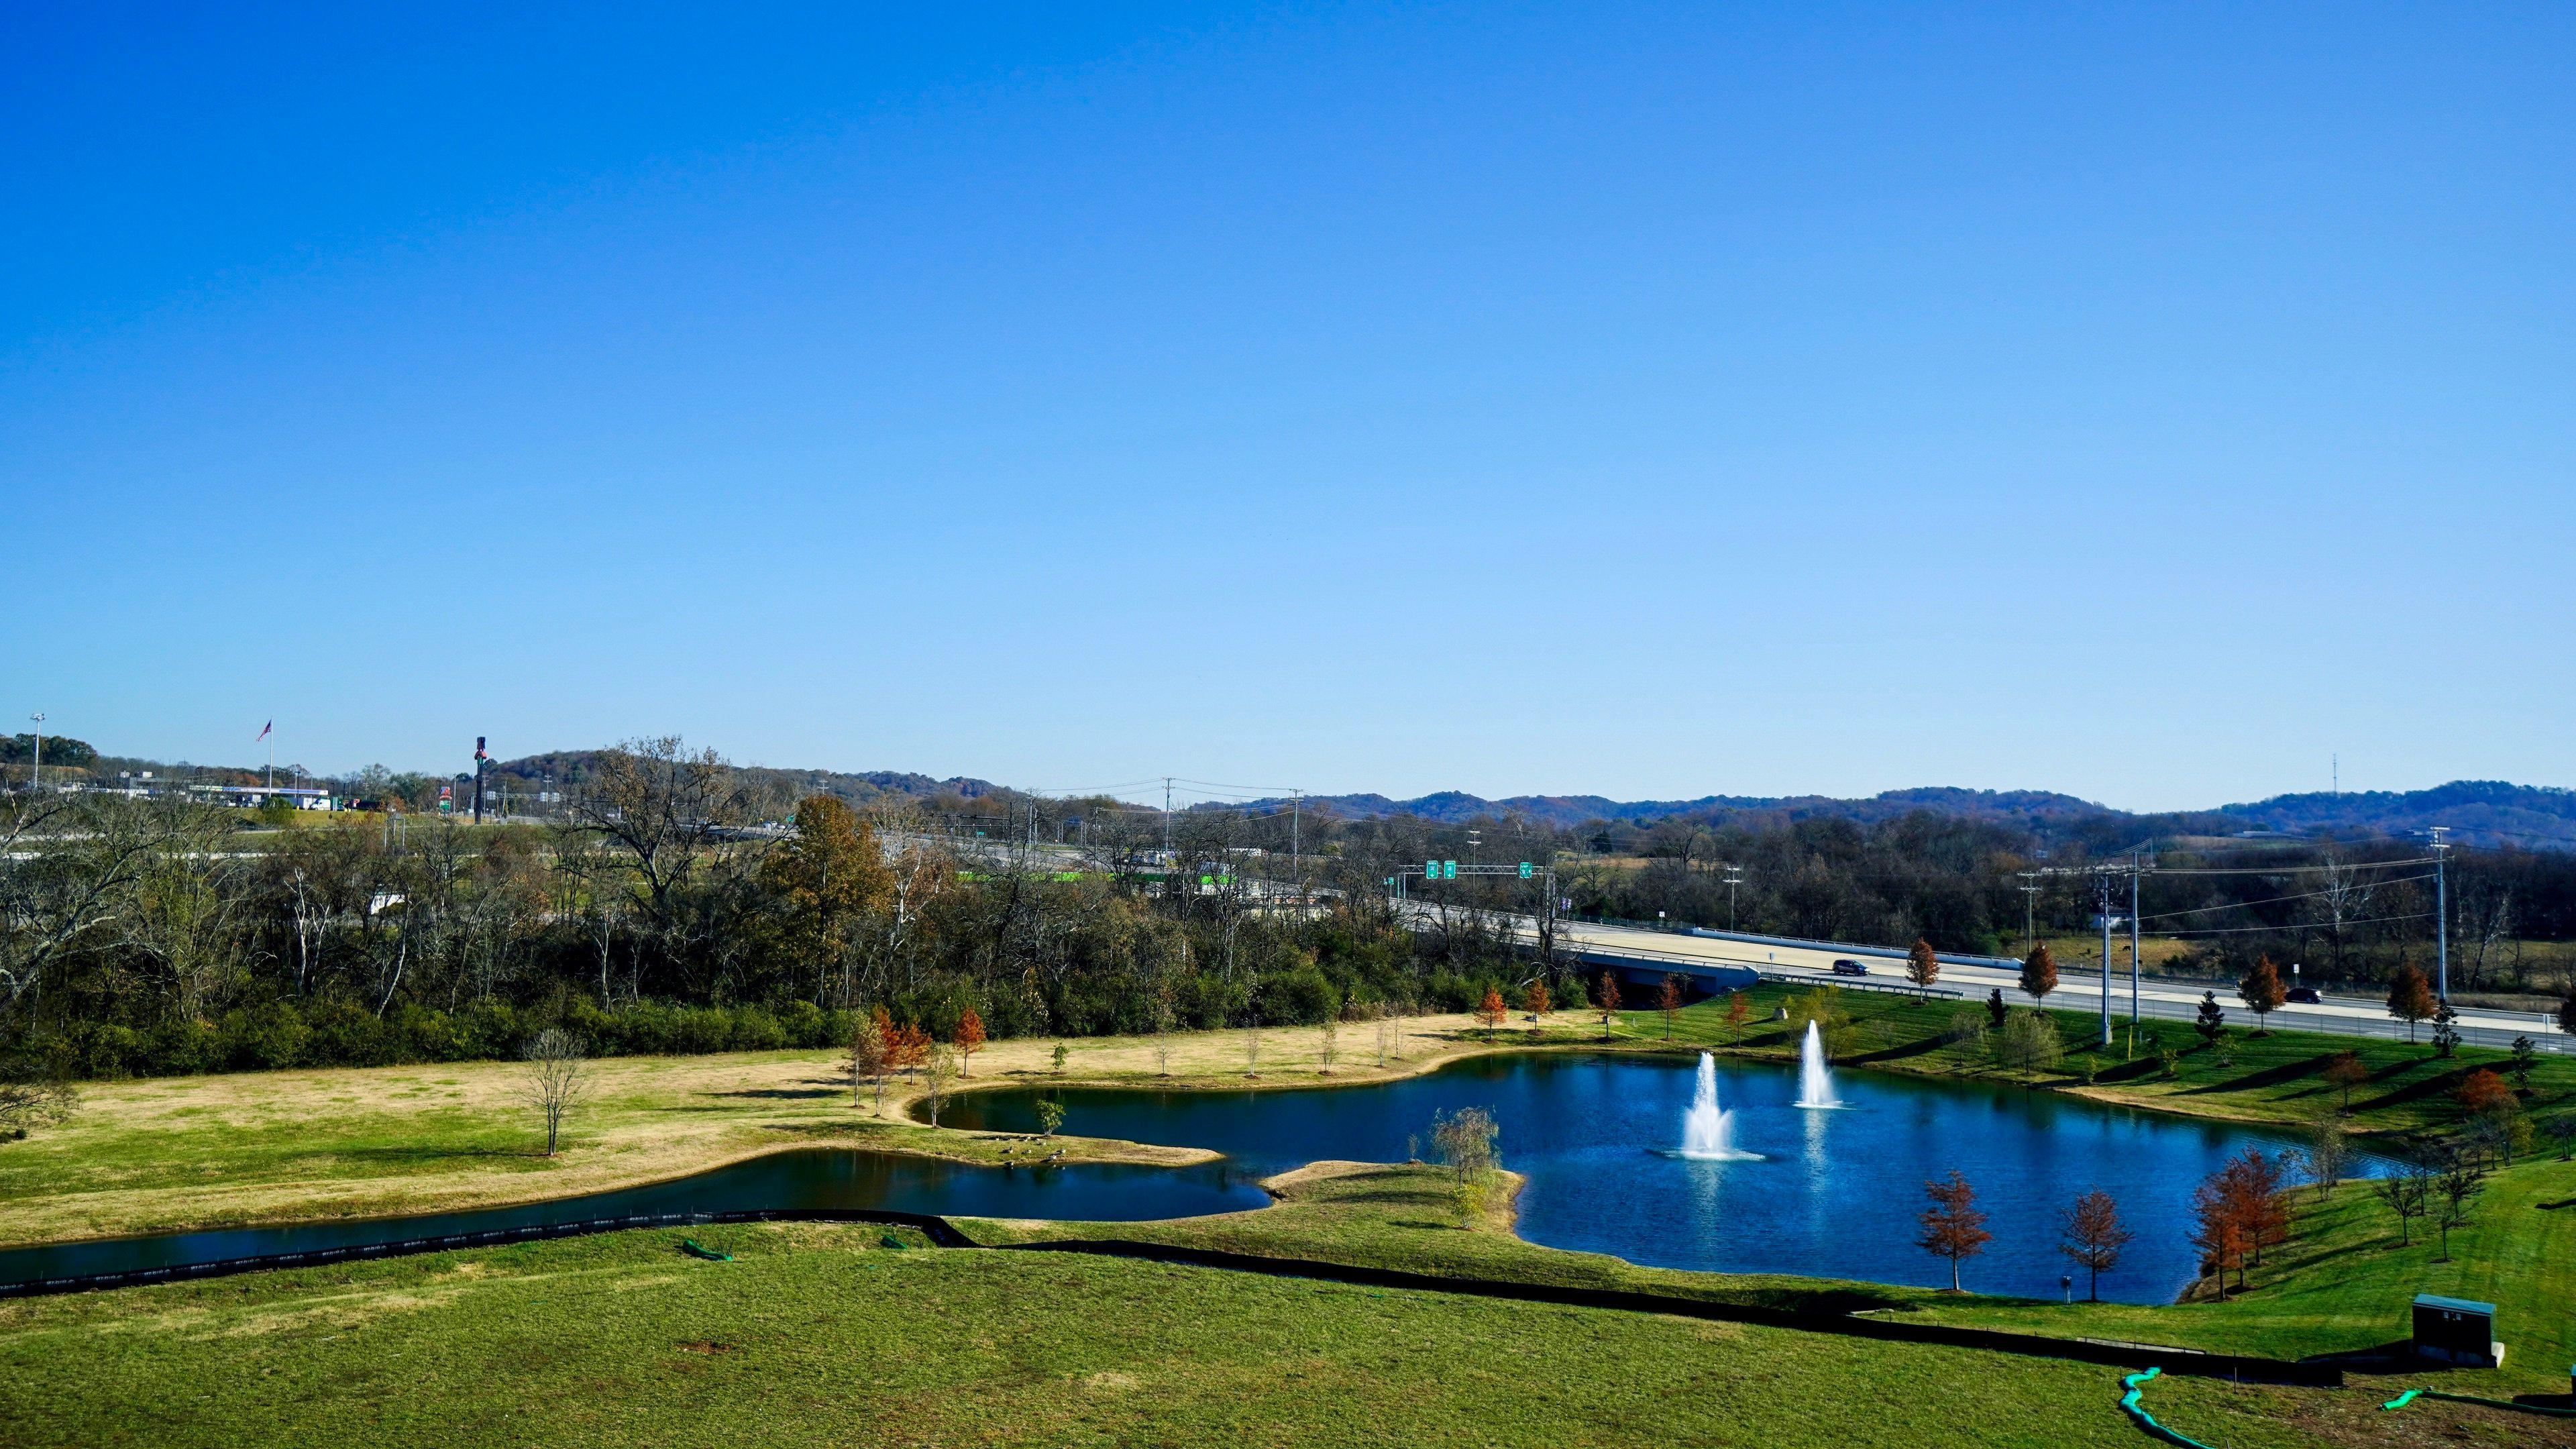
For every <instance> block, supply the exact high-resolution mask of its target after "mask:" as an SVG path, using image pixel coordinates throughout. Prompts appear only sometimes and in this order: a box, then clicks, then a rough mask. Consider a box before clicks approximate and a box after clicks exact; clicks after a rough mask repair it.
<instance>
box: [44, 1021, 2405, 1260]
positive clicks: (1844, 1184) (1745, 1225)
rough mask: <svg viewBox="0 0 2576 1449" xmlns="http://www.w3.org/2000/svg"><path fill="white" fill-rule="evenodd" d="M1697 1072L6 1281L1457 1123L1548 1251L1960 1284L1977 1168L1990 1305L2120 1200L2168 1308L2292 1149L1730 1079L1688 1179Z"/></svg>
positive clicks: (849, 1159) (1106, 1172)
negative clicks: (2228, 1168) (1965, 1202)
mask: <svg viewBox="0 0 2576 1449" xmlns="http://www.w3.org/2000/svg"><path fill="white" fill-rule="evenodd" d="M1694 1066H1695V1064H1694V1063H1691V1062H1687V1061H1681V1060H1674V1059H1664V1060H1649V1059H1640V1058H1636V1057H1601V1056H1565V1055H1553V1054H1519V1055H1502V1056H1490V1057H1479V1058H1474V1059H1471V1060H1468V1061H1464V1062H1458V1063H1454V1064H1452V1065H1450V1066H1448V1067H1446V1068H1444V1069H1442V1070H1440V1071H1437V1072H1433V1073H1431V1074H1429V1075H1427V1076H1422V1077H1416V1078H1412V1079H1409V1080H1406V1081H1401V1082H1392V1083H1385V1084H1381V1085H1375V1086H1365V1087H1360V1086H1354V1087H1338V1088H1299V1089H1293V1090H1274V1091H1240V1092H1156V1091H1150V1090H1148V1091H1139V1090H1132V1089H1116V1088H1084V1089H1072V1090H1060V1091H1050V1090H1047V1089H1044V1088H1035V1087H1015V1088H1006V1089H997V1090H989V1091H978V1092H972V1093H968V1094H965V1095H963V1096H958V1097H953V1098H951V1099H950V1101H949V1103H948V1107H947V1111H946V1112H945V1113H944V1114H943V1118H942V1120H943V1122H944V1123H945V1124H946V1125H948V1126H952V1127H964V1128H970V1129H988V1130H998V1131H1006V1132H1034V1131H1035V1130H1037V1104H1038V1101H1039V1099H1040V1098H1041V1097H1042V1096H1052V1097H1054V1098H1055V1099H1057V1100H1058V1101H1060V1102H1061V1103H1062V1104H1063V1106H1064V1108H1065V1119H1064V1126H1063V1129H1062V1130H1063V1131H1065V1132H1068V1133H1077V1134H1081V1135H1085V1136H1094V1137H1113V1138H1126V1139H1130V1140H1133V1141H1140V1142H1157V1143H1168V1144H1174V1145H1182V1146H1193V1147H1207V1148H1213V1149H1215V1150H1216V1151H1219V1152H1222V1153H1224V1154H1226V1156H1225V1160H1224V1161H1222V1162H1218V1163H1211V1164H1206V1165H1203V1166H1198V1167H1187V1168H1157V1167H1141V1166H1129V1165H1116V1164H1079V1165H1070V1166H1056V1167H1034V1166H1032V1167H1012V1168H998V1167H974V1166H965V1165H960V1164H956V1163H946V1162H935V1161H931V1160H928V1159H923V1158H914V1157H903V1156H889V1155H882V1154H877V1153H870V1152H858V1151H849V1150H842V1149H828V1148H810V1149H800V1150H795V1151H788V1152H781V1153H776V1154H773V1155H770V1156H767V1157H760V1158H755V1159H752V1160H751V1161H748V1162H741V1163H736V1164H735V1165H733V1166H731V1167H724V1168H719V1169H716V1170H715V1171H712V1172H706V1173H701V1174H699V1175H698V1176H695V1177H689V1178H681V1179H677V1180H674V1181H670V1182H663V1183H655V1184H652V1185H649V1186H645V1187H637V1188H628V1189H624V1190H621V1191H617V1192H608V1193H597V1194H593V1195H590V1196H587V1197H572V1198H562V1199H557V1200H555V1201H552V1202H545V1203H536V1204H529V1205H525V1206H520V1207H510V1208H490V1209H481V1210H476V1211H470V1212H455V1213H436V1214H429V1215H426V1216H421V1217H411V1218H379V1219H366V1220H353V1221H341V1222H323V1223H300V1224H285V1225H280V1226H275V1227H260V1228H238V1229H225V1230H220V1231H211V1232H196V1233H176V1234H168V1235H164V1236H159V1237H148V1238H119V1239H111V1240H106V1241H99V1242H87V1243H68V1244H62V1245H57V1246H51V1247H39V1248H19V1249H11V1250H8V1251H5V1252H0V1283H12V1282H19V1281H24V1280H28V1279H34V1278H50V1277H62V1276H66V1275H71V1274H81V1273H105V1272H119V1271H127V1270H132V1269H137V1268H152V1267H171V1266H180V1265H185V1264H190V1263H203V1262H212V1261H217V1260H220V1259H226V1258H236V1257H247V1256H253V1255H261V1254H271V1253H290V1252H307V1251H312V1250H316V1249H322V1248H334V1247H344V1246H355V1245H363V1244H369V1243H388V1242H396V1241H400V1240H402V1239H406V1238H419V1237H435V1236H443V1235H446V1234H451V1233H473V1232H485V1231H490V1230H494V1229H506V1228H519V1227H527V1226H533V1225H539V1224H547V1223H565V1222H577V1221H580V1220H583V1219H587V1218H602V1217H617V1216H625V1215H629V1214H643V1213H672V1212H740V1211H760V1210H782V1209H794V1208H875V1209H892V1210H897V1211H904V1212H920V1213H940V1214H953V1215H960V1216H967V1217H997V1218H1057V1219H1069V1220H1082V1221H1097V1222H1122V1221H1128V1222H1132V1221H1139V1220H1146V1219H1154V1218H1175V1217H1192V1216H1197V1215H1201V1214H1206V1213H1220V1212H1236V1211H1241V1210H1244V1209H1247V1208H1255V1207H1260V1206H1262V1205H1263V1204H1265V1203H1267V1202H1268V1201H1269V1199H1268V1197H1267V1196H1266V1195H1265V1194H1263V1193H1262V1191H1261V1190H1260V1188H1259V1187H1258V1186H1257V1181H1258V1179H1259V1178H1262V1177H1266V1176H1268V1175H1270V1174H1272V1173H1275V1172H1281V1171H1285V1170H1287V1169H1289V1168H1292V1167H1297V1166H1301V1165H1303V1164H1305V1163H1308V1162H1313V1161H1316V1160H1319V1159H1324V1158H1348V1159H1355V1160H1359V1161H1365V1162H1390V1161H1402V1160H1404V1159H1405V1158H1406V1157H1407V1156H1411V1155H1426V1154H1427V1153H1428V1150H1429V1141H1428V1138H1429V1132H1430V1125H1431V1118H1432V1114H1433V1113H1435V1112H1440V1111H1455V1110H1457V1109H1459V1108H1462V1107H1483V1108H1486V1109H1488V1110H1490V1111H1491V1112H1492V1113H1493V1114H1494V1116H1495V1118H1496V1120H1497V1121H1498V1122H1499V1123H1500V1124H1501V1127H1502V1140H1501V1148H1502V1153H1503V1160H1504V1164H1505V1165H1506V1166H1508V1167H1511V1168H1513V1169H1514V1170H1516V1171H1518V1172H1521V1173H1523V1174H1525V1175H1526V1176H1527V1177H1528V1180H1529V1181H1528V1186H1527V1188H1526V1189H1525V1190H1524V1192H1523V1193H1522V1196H1521V1199H1520V1225H1519V1226H1520V1232H1521V1235H1522V1236H1523V1237H1526V1238H1528V1239H1529V1240H1531V1241H1533V1242H1538V1243H1544V1244H1547V1245H1549V1246H1552V1247H1559V1248H1573V1249H1580V1250H1584V1251H1590V1252H1601V1253H1612V1254H1616V1255H1618V1256H1619V1257H1622V1258H1626V1259H1628V1260H1629V1261H1631V1262H1636V1263H1644V1264H1649V1265H1654V1266H1659V1267H1670V1268H1693V1269H1703V1270H1709V1271H1716V1272H1774V1273H1799V1274H1808V1275H1812V1276H1818V1277H1831V1278H1861V1279H1870V1280H1875V1281H1878V1282H1885V1283H1912V1284H1921V1285H1927V1286H1932V1285H1942V1284H1946V1283H1947V1282H1948V1281H1949V1275H1948V1270H1947V1268H1946V1267H1945V1266H1944V1265H1943V1264H1942V1263H1941V1262H1939V1261H1937V1260H1935V1259H1933V1258H1931V1257H1930V1256H1928V1255H1926V1254H1925V1253H1924V1252H1923V1251H1922V1250H1921V1249H1919V1248H1917V1247H1916V1246H1915V1245H1914V1238H1915V1236H1916V1234H1917V1232H1918V1227H1917V1224H1916V1217H1917V1215H1918V1214H1919V1213H1920V1212H1921V1211H1922V1208H1923V1206H1924V1198H1923V1183H1924V1181H1925V1179H1927V1178H1932V1177H1936V1176H1941V1175H1945V1174H1947V1173H1948V1172H1949V1171H1951V1170H1952V1169H1953V1168H1955V1169H1957V1170H1959V1171H1960V1172H1962V1173H1964V1174H1966V1176H1967V1178H1968V1180H1969V1181H1970V1182H1971V1183H1972V1184H1974V1185H1975V1187H1976V1189H1977V1199H1978V1205H1979V1206H1980V1207H1981V1208H1983V1209H1984V1210H1985V1211H1986V1212H1987V1213H1988V1214H1990V1220H1989V1221H1988V1223H1987V1224H1986V1226H1987V1228H1988V1229H1989V1230H1990V1231H1992V1232H1993V1233H1994V1235H1995V1239H1994V1241H1993V1242H1992V1243H1991V1244H1990V1245H1988V1247H1987V1250H1986V1252H1985V1253H1984V1254H1983V1255H1982V1256H1980V1257H1977V1258H1974V1259H1971V1260H1970V1261H1969V1262H1968V1264H1967V1267H1966V1271H1965V1273H1964V1275H1963V1276H1964V1281H1965V1283H1966V1285H1967V1286H1968V1287H1970V1288H1972V1289H1975V1290H1978V1291H1982V1292H1988V1293H2012V1294H2027V1295H2032V1296H2048V1295H2053V1294H2055V1293H2056V1292H2057V1288H2058V1277H2059V1275H2060V1274H2062V1273H2065V1272H2067V1271H2068V1270H2069V1268H2070V1266H2071V1265H2070V1264H2068V1263H2067V1262H2066V1260H2065V1259H2063V1258H2062V1257H2061V1256H2060V1255H2059V1254H2058V1252H2057V1242H2058V1230H2059V1218H2060V1214H2061V1213H2062V1212H2063V1211H2064V1209H2065V1208H2066V1206H2067V1205H2068V1204H2069V1203H2071V1202H2072V1201H2073V1200H2074V1199H2075V1197H2076V1195H2077V1194H2079V1193H2081V1192H2084V1191H2086V1190H2087V1189H2090V1188H2094V1187H2099V1188H2102V1189H2103V1190H2105V1191H2107V1192H2109V1193H2110V1194H2111V1195H2112V1196H2113V1197H2115V1198H2117V1199H2118V1201H2119V1205H2120V1214H2121V1217H2122V1218H2123V1219H2124V1220H2125V1222H2126V1223H2127V1225H2128V1227H2129V1228H2130V1229H2131V1230H2132V1231H2134V1232H2136V1234H2137V1235H2138V1236H2137V1240H2136V1241H2135V1242H2134V1243H2132V1244H2131V1245H2130V1246H2129V1250H2128V1255H2127V1257H2126V1258H2125V1260H2124V1261H2123V1262H2122V1263H2121V1264H2120V1266H2119V1268H2118V1270H2117V1271H2115V1272H2113V1273H2110V1274H2107V1275H2105V1276H2104V1278H2103V1280H2102V1292H2103V1296H2104V1297H2107V1298H2118V1299H2121V1300H2125V1301H2129V1302H2141V1303H2153V1302H2165V1301H2169V1300H2170V1299H2171V1298H2172V1297H2173V1296H2174V1295H2175V1294H2176V1293H2177V1292H2179V1291H2180V1290H2181V1289H2182V1288H2183V1287H2184V1286H2185V1285H2186V1284H2187V1283H2188V1282H2189V1281H2190V1279H2191V1277H2192V1275H2193V1272H2194V1269H2195V1267H2196V1264H2195V1261H2194V1255H2193V1253H2192V1251H2191V1248H2190V1247H2189V1245H2188V1244H2187V1243H2186V1241H2185V1235H2186V1233H2187V1231H2188V1225H2187V1221H2186V1219H2187V1216H2188V1204H2189V1200H2190V1196H2191V1190H2192V1188H2193V1187H2194V1185H2196V1184H2197V1183H2198V1182H2199V1181H2200V1180H2201V1179H2202V1178H2203V1177H2205V1176H2206V1175H2208V1174H2209V1173H2210V1172H2212V1171H2214V1170H2215V1169H2216V1168H2217V1167H2218V1165H2219V1164H2220V1163H2221V1162H2222V1161H2224V1160H2225V1159H2226V1158H2228V1157H2229V1156H2231V1155H2233V1154H2235V1153H2237V1152H2240V1151H2242V1150H2244V1149H2245V1148H2246V1147H2247V1146H2249V1145H2252V1146H2261V1147H2264V1148H2265V1149H2267V1150H2270V1149H2276V1148H2280V1147H2286V1146H2289V1145H2291V1144H2290V1143H2289V1142H2288V1141H2287V1140H2286V1139H2284V1138H2281V1137H2278V1136H2275V1135H2269V1134H2265V1133H2261V1132H2255V1131H2249V1130H2247V1129H2244V1128H2240V1127H2231V1126H2225V1125H2221V1124H2216V1123H2201V1122H2194V1121H2190V1120H2187V1119H2182V1118H2176V1117H2167V1116H2158V1115H2155V1114H2151V1113H2144V1112H2135V1111H2129V1110H2126V1109H2122V1108H2115V1107H2104V1106H2100V1105H2097V1104H2094V1103H2090V1102H2084V1101H2080V1100H2076V1099H2072V1098H2067V1097H2060V1096H2054V1095H2051V1094H2048V1093H2043V1092H2025V1091H2021V1090H2019V1089H2016V1088H2012V1087H1990V1086H1983V1085H1978V1084H1973V1083H1960V1082H1949V1081H1938V1080H1931V1079H1922V1078H1913V1077H1903V1076H1890V1075H1871V1074H1866V1073H1859V1072H1845V1073H1840V1074H1838V1075H1837V1077H1836V1080H1835V1084H1834V1085H1835V1087H1836V1090H1837V1091H1838V1093H1839V1095H1840V1098H1841V1101H1842V1102H1843V1103H1844V1106H1843V1108H1842V1109H1841V1110H1833V1111H1822V1110H1812V1109H1807V1108H1801V1107H1799V1106H1798V1105H1796V1098H1797V1096H1798V1090H1799V1088H1798V1074H1797V1072H1796V1071H1795V1070H1794V1069H1792V1068H1787V1067H1780V1066H1772V1065H1768V1064H1754V1063H1725V1062H1721V1063H1718V1064H1717V1067H1716V1072H1715V1077H1716V1085H1717V1090H1718V1096H1719V1099H1720V1103H1721V1105H1722V1106H1723V1107H1724V1108H1725V1110H1726V1111H1727V1112H1728V1113H1729V1114H1730V1122H1729V1126H1730V1128H1731V1133H1730V1135H1731V1145H1732V1147H1733V1148H1734V1149H1735V1150H1736V1151H1737V1152H1738V1153H1740V1154H1748V1155H1745V1156H1740V1157H1738V1158H1735V1159H1733V1160H1726V1161H1693V1160H1685V1159H1681V1158H1677V1157H1674V1156H1670V1155H1667V1154H1669V1153H1670V1152H1671V1151H1672V1149H1674V1148H1677V1147H1679V1146H1680V1145H1681V1142H1682V1124H1683V1118H1684V1115H1685V1113H1686V1112H1687V1110H1688V1109H1689V1107H1690V1105H1691V1101H1692V1095H1693V1092H1694V1089H1695V1085H1696V1083H1695V1075H1696V1074H1695V1071H1694ZM2368 1166H2369V1165H2367V1164H2366V1165H2365V1170H2368ZM2078 1287H2079V1291H2080V1288H2081V1284H2080V1282H2079V1284H2078Z"/></svg>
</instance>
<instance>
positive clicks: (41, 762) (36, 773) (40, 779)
mask: <svg viewBox="0 0 2576 1449" xmlns="http://www.w3.org/2000/svg"><path fill="white" fill-rule="evenodd" d="M27 718H29V719H31V720H34V721H35V722H36V762H35V764H33V765H32V766H30V767H28V770H27V793H28V794H30V795H33V794H35V793H36V792H37V791H38V790H40V789H43V788H44V784H45V712H44V711H43V710H38V711H36V712H35V713H34V714H31V715H29V716H27Z"/></svg>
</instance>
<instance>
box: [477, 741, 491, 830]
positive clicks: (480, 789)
mask: <svg viewBox="0 0 2576 1449" xmlns="http://www.w3.org/2000/svg"><path fill="white" fill-rule="evenodd" d="M488 759H489V757H488V756H486V755H485V754H484V753H483V736H481V735H476V736H475V737H474V823H475V824H477V825H480V824H482V823H483V766H484V765H485V763H487V761H488Z"/></svg>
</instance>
